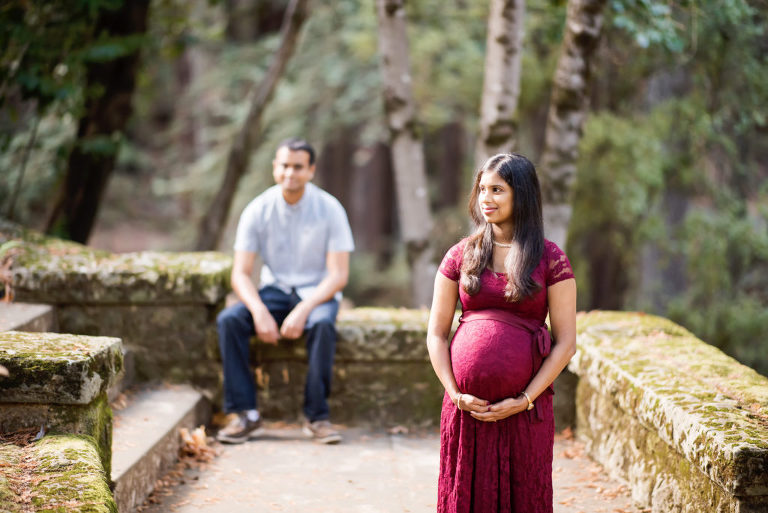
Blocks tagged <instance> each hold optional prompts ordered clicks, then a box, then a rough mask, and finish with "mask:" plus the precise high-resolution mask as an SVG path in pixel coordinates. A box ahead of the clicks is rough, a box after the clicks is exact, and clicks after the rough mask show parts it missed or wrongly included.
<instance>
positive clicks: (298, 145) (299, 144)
mask: <svg viewBox="0 0 768 513" xmlns="http://www.w3.org/2000/svg"><path fill="white" fill-rule="evenodd" d="M280 148H288V149H289V150H291V151H306V152H307V153H308V154H309V165H310V166H311V165H312V164H314V163H315V149H314V148H313V147H312V145H311V144H309V143H308V142H307V141H305V140H304V139H299V138H298V137H290V138H288V139H285V140H284V141H282V142H281V143H280V144H278V145H277V149H278V150H279V149H280Z"/></svg>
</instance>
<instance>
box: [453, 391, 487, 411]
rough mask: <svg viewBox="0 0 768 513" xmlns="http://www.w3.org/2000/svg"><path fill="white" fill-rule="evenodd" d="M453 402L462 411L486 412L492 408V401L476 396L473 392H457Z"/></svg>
mask: <svg viewBox="0 0 768 513" xmlns="http://www.w3.org/2000/svg"><path fill="white" fill-rule="evenodd" d="M453 403H454V404H455V405H456V407H457V408H458V409H460V410H462V411H476V412H478V413H485V412H487V411H488V409H489V408H490V403H489V402H488V401H486V400H485V399H480V398H479V397H475V396H474V395H472V394H456V396H455V397H454V399H453Z"/></svg>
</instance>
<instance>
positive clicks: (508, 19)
mask: <svg viewBox="0 0 768 513" xmlns="http://www.w3.org/2000/svg"><path fill="white" fill-rule="evenodd" d="M524 17H525V0H492V1H491V5H490V12H489V14H488V37H487V40H486V50H485V78H484V80H483V97H482V100H481V107H480V133H479V134H478V138H477V143H476V146H475V167H476V168H479V167H480V166H481V165H482V164H483V163H484V162H485V161H486V160H487V159H488V157H491V156H493V155H495V154H497V153H502V152H509V151H512V150H513V149H514V148H515V145H516V143H517V141H516V138H517V101H518V98H519V97H520V65H521V62H522V53H523V22H524Z"/></svg>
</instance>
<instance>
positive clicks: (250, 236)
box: [234, 200, 261, 253]
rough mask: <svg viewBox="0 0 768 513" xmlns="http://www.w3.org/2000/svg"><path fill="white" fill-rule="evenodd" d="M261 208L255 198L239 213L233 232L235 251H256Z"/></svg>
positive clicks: (257, 248)
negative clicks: (235, 229)
mask: <svg viewBox="0 0 768 513" xmlns="http://www.w3.org/2000/svg"><path fill="white" fill-rule="evenodd" d="M260 212H261V209H260V208H259V203H258V202H257V200H253V201H251V202H250V203H249V204H248V206H246V207H245V210H243V213H242V214H240V220H239V221H238V223H237V231H236V232H235V246H234V249H235V251H248V252H251V253H258V252H259V250H260V249H261V248H260V247H259V233H258V227H259V224H260V220H261V215H260Z"/></svg>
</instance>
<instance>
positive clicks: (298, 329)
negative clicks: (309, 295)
mask: <svg viewBox="0 0 768 513" xmlns="http://www.w3.org/2000/svg"><path fill="white" fill-rule="evenodd" d="M311 311H312V308H310V307H309V306H307V304H306V303H304V302H303V301H302V302H300V303H299V304H297V305H296V306H295V307H294V308H293V310H291V313H289V314H288V317H286V318H285V320H284V321H283V325H282V326H281V327H280V334H281V335H283V336H284V337H285V338H290V339H295V338H299V337H300V336H301V334H302V333H304V326H306V324H307V317H309V314H310V312H311Z"/></svg>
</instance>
